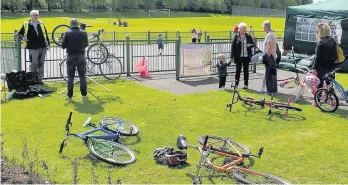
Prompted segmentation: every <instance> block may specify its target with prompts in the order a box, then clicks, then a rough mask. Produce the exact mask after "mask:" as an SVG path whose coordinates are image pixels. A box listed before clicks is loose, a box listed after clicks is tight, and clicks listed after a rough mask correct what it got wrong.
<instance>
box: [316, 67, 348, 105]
mask: <svg viewBox="0 0 348 185" xmlns="http://www.w3.org/2000/svg"><path fill="white" fill-rule="evenodd" d="M338 70H339V68H338V69H335V70H334V71H332V72H330V73H328V74H326V75H325V76H324V80H326V81H327V82H328V84H329V85H328V86H327V87H326V88H320V89H318V91H317V92H316V93H315V95H314V100H315V102H316V104H317V105H318V107H319V109H320V110H321V111H323V112H335V111H336V110H337V109H338V106H339V100H338V97H337V95H336V92H338V93H339V94H340V95H341V96H342V97H343V98H344V100H345V101H346V102H347V103H348V89H347V90H346V89H344V88H343V86H342V85H341V84H340V83H338V82H337V81H336V80H335V79H334V74H335V72H336V71H338Z"/></svg>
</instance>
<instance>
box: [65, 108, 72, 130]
mask: <svg viewBox="0 0 348 185" xmlns="http://www.w3.org/2000/svg"><path fill="white" fill-rule="evenodd" d="M71 116H72V112H70V113H69V117H68V120H66V124H65V131H67V133H69V131H70V129H69V125H72V123H71Z"/></svg>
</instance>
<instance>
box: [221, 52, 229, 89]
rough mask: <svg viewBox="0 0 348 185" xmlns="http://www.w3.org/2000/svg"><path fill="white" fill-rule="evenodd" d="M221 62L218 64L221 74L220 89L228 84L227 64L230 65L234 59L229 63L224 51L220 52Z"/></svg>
mask: <svg viewBox="0 0 348 185" xmlns="http://www.w3.org/2000/svg"><path fill="white" fill-rule="evenodd" d="M218 59H219V63H218V64H217V68H218V74H219V79H220V82H219V89H220V90H225V89H226V88H225V85H226V77H227V66H230V65H231V63H232V61H230V62H229V63H226V62H225V55H224V54H222V53H219V55H218Z"/></svg>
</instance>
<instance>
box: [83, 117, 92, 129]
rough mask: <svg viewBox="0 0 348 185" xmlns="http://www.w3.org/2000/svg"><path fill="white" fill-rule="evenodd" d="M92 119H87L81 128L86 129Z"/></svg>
mask: <svg viewBox="0 0 348 185" xmlns="http://www.w3.org/2000/svg"><path fill="white" fill-rule="evenodd" d="M91 120H92V118H91V117H89V118H88V119H87V120H86V122H85V123H84V124H83V125H82V127H86V126H87V125H88V124H89V123H91Z"/></svg>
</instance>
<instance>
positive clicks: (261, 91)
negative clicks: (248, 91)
mask: <svg viewBox="0 0 348 185" xmlns="http://www.w3.org/2000/svg"><path fill="white" fill-rule="evenodd" d="M266 92H267V91H266V89H264V88H261V90H259V93H266Z"/></svg>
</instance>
